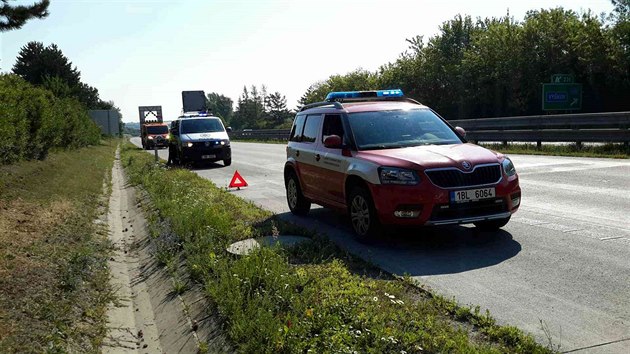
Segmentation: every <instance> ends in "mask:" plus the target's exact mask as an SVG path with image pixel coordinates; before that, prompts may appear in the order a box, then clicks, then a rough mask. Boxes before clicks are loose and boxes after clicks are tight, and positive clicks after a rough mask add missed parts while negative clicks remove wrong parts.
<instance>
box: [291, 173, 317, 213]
mask: <svg viewBox="0 0 630 354" xmlns="http://www.w3.org/2000/svg"><path fill="white" fill-rule="evenodd" d="M285 186H286V191H287V204H289V209H291V213H293V214H295V215H300V216H304V215H306V214H308V212H309V210H311V201H310V200H308V199H306V197H304V195H303V194H302V188H300V180H299V179H298V177H297V175H296V174H295V172H293V171H291V172H289V175H288V177H287V180H286V182H285Z"/></svg>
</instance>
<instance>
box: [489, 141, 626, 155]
mask: <svg viewBox="0 0 630 354" xmlns="http://www.w3.org/2000/svg"><path fill="white" fill-rule="evenodd" d="M479 145H481V146H483V147H485V148H488V149H492V150H495V151H500V152H502V153H505V154H526V155H552V156H576V157H605V158H614V159H627V158H630V148H628V147H627V146H625V145H623V144H603V145H582V146H578V145H577V144H569V145H553V144H543V145H542V146H541V147H540V149H539V148H538V147H537V146H536V144H507V145H503V144H483V143H481V144H479Z"/></svg>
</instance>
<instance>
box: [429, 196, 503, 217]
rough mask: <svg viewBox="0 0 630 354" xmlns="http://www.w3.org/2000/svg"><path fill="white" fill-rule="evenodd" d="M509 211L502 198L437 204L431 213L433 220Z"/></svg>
mask: <svg viewBox="0 0 630 354" xmlns="http://www.w3.org/2000/svg"><path fill="white" fill-rule="evenodd" d="M505 211H507V205H506V204H505V201H504V200H503V199H502V198H497V199H490V200H480V201H475V202H468V203H461V204H441V205H436V206H435V207H434V208H433V212H432V213H431V221H440V220H451V219H460V218H469V217H475V216H485V215H492V214H498V213H502V212H505Z"/></svg>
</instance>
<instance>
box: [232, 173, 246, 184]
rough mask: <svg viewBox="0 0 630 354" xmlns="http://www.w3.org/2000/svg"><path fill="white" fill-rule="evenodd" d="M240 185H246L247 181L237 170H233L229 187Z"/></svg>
mask: <svg viewBox="0 0 630 354" xmlns="http://www.w3.org/2000/svg"><path fill="white" fill-rule="evenodd" d="M240 187H247V182H245V179H244V178H243V177H241V175H240V173H238V171H234V176H233V177H232V181H231V182H230V188H240Z"/></svg>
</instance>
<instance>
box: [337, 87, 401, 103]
mask: <svg viewBox="0 0 630 354" xmlns="http://www.w3.org/2000/svg"><path fill="white" fill-rule="evenodd" d="M365 97H403V92H402V90H401V89H394V90H377V91H338V92H330V93H328V95H326V101H334V100H337V99H340V98H365Z"/></svg>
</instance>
